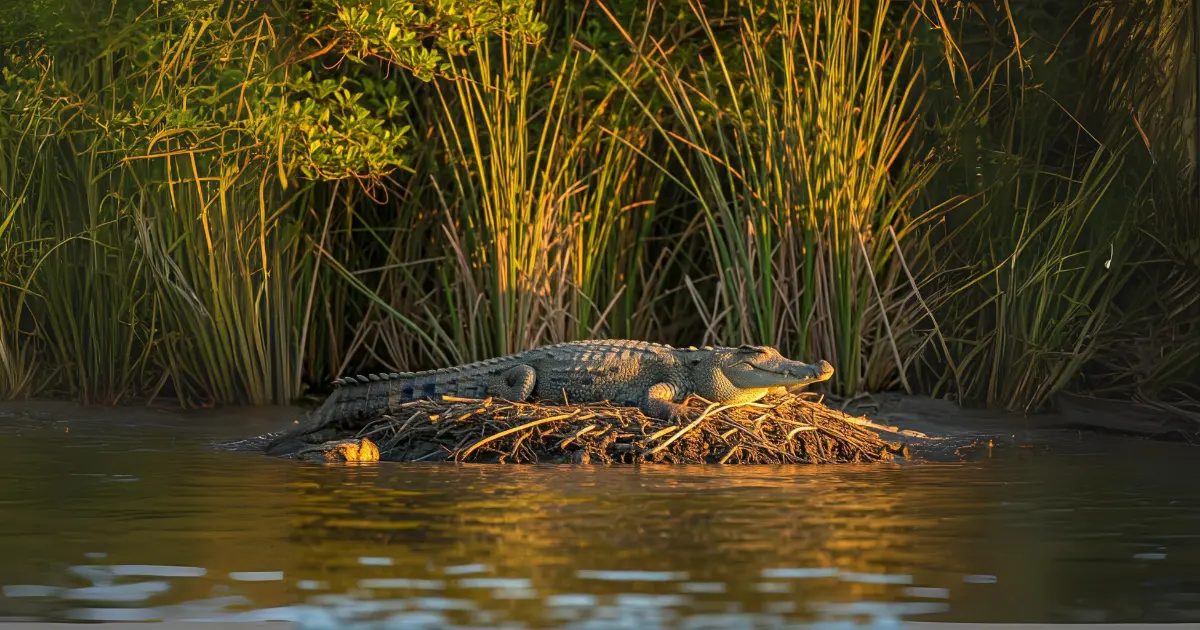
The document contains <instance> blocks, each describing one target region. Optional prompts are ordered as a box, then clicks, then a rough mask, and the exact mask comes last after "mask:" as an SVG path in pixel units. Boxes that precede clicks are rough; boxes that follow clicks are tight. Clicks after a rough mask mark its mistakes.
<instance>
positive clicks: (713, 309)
mask: <svg viewBox="0 0 1200 630" xmlns="http://www.w3.org/2000/svg"><path fill="white" fill-rule="evenodd" d="M689 7H690V8H691V10H692V11H693V12H694V13H695V14H696V15H697V16H698V18H699V21H700V23H701V24H702V25H703V28H704V33H705V34H706V35H707V37H708V43H709V47H708V53H707V55H706V56H702V57H701V58H700V59H699V60H698V64H697V65H698V66H699V67H698V68H696V69H695V70H692V69H691V68H688V67H684V66H683V65H681V62H680V61H679V60H678V59H676V58H674V57H672V56H670V55H668V54H666V53H665V51H664V50H663V49H662V48H661V47H660V46H659V44H658V43H657V42H656V41H654V40H650V41H649V42H648V43H646V44H645V45H640V44H639V43H638V42H637V41H635V40H634V39H633V38H632V37H627V38H626V39H627V42H628V43H629V44H630V45H631V46H636V49H635V50H636V53H637V56H638V59H639V60H640V62H641V63H642V64H644V66H645V68H647V70H648V72H649V73H650V74H651V75H652V76H653V78H654V81H655V85H656V87H657V89H658V94H657V96H660V97H661V98H662V99H663V100H665V102H666V103H667V111H668V112H669V114H670V119H669V121H666V122H662V121H659V120H658V119H657V118H654V117H651V118H650V124H653V125H655V126H656V127H657V128H658V129H659V131H660V133H661V134H662V137H663V138H665V139H666V141H667V142H668V146H669V151H670V154H671V156H672V157H673V158H674V159H675V160H677V161H678V162H679V163H681V164H683V165H686V170H684V171H682V172H680V173H679V174H677V175H674V176H676V177H678V178H679V181H680V185H682V186H684V187H685V188H686V189H687V190H688V191H690V192H691V194H692V195H693V196H694V198H695V199H696V200H697V202H698V203H699V205H700V207H701V209H702V211H703V214H704V219H705V225H706V228H707V235H708V246H709V248H710V257H711V260H712V261H713V263H714V266H715V269H714V272H715V278H716V280H715V283H713V284H712V285H709V286H704V285H702V284H700V283H699V282H693V280H692V279H688V280H687V281H688V282H689V283H691V284H689V286H690V287H691V290H692V292H693V294H694V295H695V297H696V301H697V306H698V307H701V308H702V309H703V311H704V312H705V313H706V314H707V321H706V325H707V332H706V334H705V340H706V341H709V342H717V343H734V344H737V343H744V342H761V343H769V344H773V345H778V346H780V347H781V348H783V349H784V350H786V351H788V352H790V353H792V354H795V355H798V356H807V357H813V358H815V357H821V358H825V359H827V360H829V361H831V362H832V363H833V364H834V365H835V367H836V368H837V369H838V374H839V378H838V379H837V382H836V386H837V388H838V390H839V391H841V392H843V393H857V392H860V391H864V390H868V389H881V388H887V387H891V386H896V385H905V372H906V370H907V360H906V357H908V356H909V355H910V354H911V350H912V348H914V347H916V346H917V345H919V344H920V343H922V342H923V338H922V337H923V334H918V333H916V329H915V326H916V324H917V322H918V320H920V319H922V318H923V317H926V315H927V314H926V313H925V312H923V308H922V306H921V304H920V300H919V299H917V298H918V296H917V293H916V289H917V287H916V285H914V284H913V283H912V282H911V281H910V279H909V278H908V277H907V276H906V274H905V273H904V271H903V265H904V263H905V257H904V254H903V252H902V251H901V250H898V249H897V244H898V243H902V244H907V248H908V250H909V251H908V258H909V260H908V261H907V262H909V263H910V264H914V265H915V264H917V263H918V262H919V261H918V260H917V252H919V251H920V248H919V247H916V246H915V243H916V241H915V240H914V239H919V238H920V236H919V234H917V233H916V230H917V228H918V227H919V226H920V225H921V224H922V222H923V221H926V220H928V219H929V218H930V217H931V216H933V215H930V216H926V217H916V216H912V215H911V214H910V213H909V208H910V205H911V203H912V201H913V193H914V191H915V190H916V189H918V188H919V186H920V185H921V183H922V182H923V181H924V180H925V179H926V178H927V177H928V175H929V168H928V167H927V166H926V165H923V164H919V163H912V164H906V163H904V158H903V151H904V149H905V148H906V143H907V140H908V138H909V136H910V133H911V131H912V126H913V124H914V117H913V111H914V108H915V107H916V106H917V104H918V102H919V97H918V95H917V94H914V93H913V89H912V88H913V85H914V78H913V74H912V72H913V68H911V67H910V66H909V65H908V62H909V60H910V54H909V53H910V51H909V46H908V44H907V43H905V40H904V38H903V37H902V36H901V33H900V32H898V31H895V29H893V28H892V27H890V26H889V24H888V19H887V18H888V12H889V9H890V4H889V3H888V2H881V3H879V4H878V6H874V7H871V8H870V9H869V13H870V15H871V18H870V21H869V23H867V24H861V23H860V16H861V15H862V14H863V13H864V7H863V6H861V5H860V3H858V2H836V1H833V0H821V1H818V2H817V3H815V5H814V7H813V16H812V17H808V18H805V17H804V16H803V15H802V14H801V13H800V12H799V11H797V10H794V8H793V5H792V4H791V3H786V2H774V3H768V4H767V5H766V6H764V7H759V6H758V5H757V3H749V4H748V5H747V6H746V7H745V8H744V9H743V11H742V15H741V18H740V30H739V33H740V35H739V36H738V38H737V39H736V40H734V41H733V42H726V41H722V40H721V39H720V38H719V37H717V35H716V32H715V31H714V30H713V28H712V27H711V26H710V25H709V20H708V19H707V17H706V16H705V14H704V8H703V6H702V5H701V4H700V3H697V2H690V3H689ZM764 9H765V10H768V12H769V13H770V14H771V15H773V16H774V17H775V19H776V20H777V23H775V24H771V25H765V24H762V23H760V20H761V19H762V16H761V13H762V10H764ZM735 51H740V52H735ZM739 69H740V71H739ZM647 113H648V114H649V113H651V112H650V111H649V110H647ZM893 236H895V238H893ZM706 294H707V295H706Z"/></svg>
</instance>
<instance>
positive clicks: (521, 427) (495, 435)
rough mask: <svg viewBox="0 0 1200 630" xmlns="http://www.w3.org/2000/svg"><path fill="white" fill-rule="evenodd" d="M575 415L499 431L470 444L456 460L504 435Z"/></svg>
mask: <svg viewBox="0 0 1200 630" xmlns="http://www.w3.org/2000/svg"><path fill="white" fill-rule="evenodd" d="M577 413H579V410H578V409H576V410H575V411H572V412H571V413H564V414H562V415H558V416H550V417H549V418H542V419H541V420H534V421H533V422H526V423H525V424H522V425H520V426H516V427H513V428H511V429H508V430H506V431H501V432H499V433H496V434H493V435H490V436H488V437H485V438H483V439H481V440H479V441H478V442H476V443H474V444H472V445H471V446H470V448H468V449H467V450H465V451H463V452H462V453H459V455H458V459H460V460H463V459H466V458H467V456H468V455H470V454H471V453H472V452H474V451H475V449H477V448H479V447H480V446H483V445H484V444H487V443H488V442H492V441H495V440H498V439H500V438H502V437H504V436H506V435H511V434H513V433H516V432H518V431H523V430H525V429H530V428H533V427H536V426H538V425H539V424H546V423H547V422H555V421H558V420H566V419H567V418H570V417H571V416H574V415H575V414H577Z"/></svg>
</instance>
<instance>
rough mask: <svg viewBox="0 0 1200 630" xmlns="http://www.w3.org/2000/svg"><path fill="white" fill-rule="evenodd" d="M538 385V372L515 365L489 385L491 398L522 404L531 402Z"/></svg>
mask: <svg viewBox="0 0 1200 630" xmlns="http://www.w3.org/2000/svg"><path fill="white" fill-rule="evenodd" d="M536 384H537V371H536V370H534V369H533V368H532V367H530V366H528V365H514V366H513V367H511V368H508V369H507V370H505V371H503V372H501V373H500V374H499V375H497V377H496V378H495V379H494V380H492V382H491V383H490V384H488V388H487V393H488V395H489V396H495V397H497V398H503V399H504V400H511V401H514V402H520V401H523V400H529V397H530V396H532V395H533V387H534V385H536Z"/></svg>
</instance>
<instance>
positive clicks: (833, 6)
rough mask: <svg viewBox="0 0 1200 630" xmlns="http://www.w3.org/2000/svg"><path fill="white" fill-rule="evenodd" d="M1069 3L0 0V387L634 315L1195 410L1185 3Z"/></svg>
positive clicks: (427, 354)
mask: <svg viewBox="0 0 1200 630" xmlns="http://www.w3.org/2000/svg"><path fill="white" fill-rule="evenodd" d="M1079 4H1080V3H1064V2H1055V1H1050V0H994V1H993V0H973V1H970V2H962V1H956V2H947V1H945V0H916V1H914V2H903V3H901V2H895V3H891V2H888V1H887V0H877V1H875V0H873V1H869V2H868V1H860V0H845V1H839V0H806V1H805V2H801V3H797V2H793V1H791V0H741V1H739V2H724V1H717V0H704V1H703V2H701V1H699V0H686V1H685V0H670V1H667V2H657V1H646V0H590V1H588V2H562V1H555V0H545V1H544V2H537V1H535V0H423V1H410V0H271V1H260V2H249V1H244V0H27V1H26V2H21V3H10V4H8V5H7V6H5V7H4V8H2V9H0V47H2V51H0V66H2V68H0V70H2V73H3V74H2V76H0V108H2V109H3V115H2V116H0V274H2V275H0V396H3V397H21V396H30V395H60V396H70V397H73V398H76V399H79V400H82V401H87V402H100V403H115V402H119V401H123V400H130V399H141V398H147V397H162V396H170V397H176V398H177V399H178V400H179V401H180V402H182V403H183V404H186V405H194V404H212V403H235V402H241V403H255V404H258V403H270V402H288V401H290V400H293V399H295V398H296V397H297V396H299V395H301V394H303V393H304V392H305V391H306V390H307V389H310V388H314V387H315V388H318V389H320V388H321V387H322V386H323V384H324V383H326V382H327V381H328V380H329V379H331V378H333V377H335V376H337V375H343V374H347V373H355V372H359V371H366V370H370V371H375V370H389V371H391V370H401V369H421V368H426V367H431V366H437V365H444V364H448V363H451V362H460V361H470V360H476V359H480V358H484V357H489V356H494V355H498V354H502V353H507V352H511V351H515V350H519V349H524V348H527V347H530V346H534V345H539V344H544V343H551V342H557V341H562V340H569V339H578V338H595V337H603V336H620V337H633V338H641V339H647V340H655V341H663V342H667V343H676V344H681V345H700V344H703V343H734V344H736V343H742V342H765V343H770V344H773V345H777V346H779V347H780V348H781V349H782V350H784V351H785V352H786V353H787V354H789V355H792V356H794V357H796V358H803V359H808V360H812V359H815V358H818V357H820V358H825V359H827V360H829V361H830V362H832V363H833V364H834V365H835V366H836V368H837V369H838V375H837V377H836V378H835V380H834V381H833V382H832V384H831V386H832V388H833V390H834V392H835V393H838V394H843V395H852V394H855V393H859V392H864V391H878V390H884V389H893V388H903V389H908V390H910V391H917V392H924V393H929V394H933V395H937V396H943V395H950V396H954V397H956V398H958V399H960V400H963V401H969V402H973V403H984V404H989V405H993V406H997V407H1004V408H1010V409H1035V408H1038V407H1041V406H1043V405H1045V404H1047V403H1049V402H1050V401H1051V400H1052V396H1053V395H1054V394H1055V393H1056V392H1058V391H1062V390H1064V389H1066V390H1079V391H1090V392H1100V393H1102V394H1105V395H1115V396H1142V397H1149V398H1154V399H1158V400H1166V401H1173V402H1174V403H1176V404H1189V402H1188V401H1190V400H1194V397H1195V396H1196V394H1197V391H1196V388H1197V384H1200V361H1198V360H1197V359H1196V356H1197V354H1198V353H1200V213H1198V212H1197V211H1196V208H1197V205H1196V202H1197V196H1198V188H1197V184H1198V179H1197V169H1198V168H1200V166H1198V163H1197V160H1196V157H1197V141H1198V134H1197V128H1196V123H1197V111H1196V100H1197V99H1196V96H1197V91H1198V90H1200V84H1198V82H1197V73H1198V72H1200V70H1198V68H1197V64H1196V50H1197V45H1196V38H1197V28H1196V24H1197V21H1198V19H1200V4H1194V3H1193V2H1190V1H1182V0H1175V1H1162V0H1130V1H1129V2H1109V1H1094V2H1089V3H1088V4H1087V5H1086V6H1079Z"/></svg>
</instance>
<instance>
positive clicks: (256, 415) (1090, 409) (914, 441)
mask: <svg viewBox="0 0 1200 630" xmlns="http://www.w3.org/2000/svg"><path fill="white" fill-rule="evenodd" d="M826 404H827V405H829V406H830V407H832V408H834V409H843V410H844V411H846V412H848V413H851V414H854V415H861V416H865V417H867V418H869V419H871V420H872V421H873V422H875V423H876V424H877V425H878V426H876V427H874V429H875V430H876V431H878V432H879V433H880V436H881V437H883V438H884V439H886V440H889V441H894V442H900V443H902V444H905V445H907V446H909V447H910V450H911V452H912V456H913V458H914V459H931V460H941V459H947V458H958V457H961V456H963V455H964V451H965V450H970V449H974V448H987V447H988V445H989V444H991V445H992V446H993V447H1018V448H1052V447H1053V446H1054V445H1055V444H1062V443H1077V442H1079V441H1081V440H1087V439H1090V438H1098V437H1106V438H1111V437H1112V436H1113V435H1118V436H1126V437H1128V438H1130V439H1161V440H1170V441H1184V442H1191V443H1193V444H1200V424H1197V423H1195V422H1193V421H1192V420H1191V419H1190V418H1187V417H1184V416H1178V415H1175V414H1172V413H1169V412H1164V411H1163V410H1161V409H1157V408H1155V407H1152V406H1149V405H1143V404H1137V403H1129V402H1122V401H1111V400H1096V399H1089V398H1085V397H1079V396H1063V397H1060V398H1059V399H1058V400H1057V401H1056V404H1057V406H1058V409H1057V410H1054V411H1048V412H1040V413H1035V414H1018V413H1011V412H1002V411H993V410H987V409H978V408H971V407H962V406H959V405H957V404H956V403H954V402H951V401H948V400H939V399H934V398H930V397H927V396H915V395H906V394H902V393H884V394H876V395H871V396H864V397H859V398H856V399H853V400H849V401H845V400H833V399H830V400H826ZM306 412H307V409H306V408H304V407H301V406H268V407H221V408H216V409H198V410H182V409H179V408H177V407H172V406H168V405H150V406H147V405H135V404H130V405H122V406H118V407H101V406H81V405H79V404H77V403H74V402H69V401H61V400H44V399H35V400H20V401H0V422H4V423H9V422H10V421H12V420H17V423H18V424H20V423H21V422H22V421H25V422H43V421H48V422H88V423H112V424H115V425H125V426H127V427H128V428H134V427H136V426H144V425H145V424H146V423H150V424H152V425H155V426H157V427H159V428H163V429H168V428H170V429H176V430H178V431H180V432H181V437H182V436H184V435H196V436H197V437H199V438H200V439H207V440H211V441H214V442H217V441H220V442H222V443H225V444H229V445H232V447H233V448H236V449H237V450H247V451H253V450H256V449H261V447H262V445H263V444H265V442H266V438H265V437H264V436H266V435H268V434H273V433H277V432H279V431H282V430H284V429H287V428H288V427H290V426H292V425H293V424H294V423H295V422H298V421H299V420H300V419H301V418H303V417H304V415H305V413H306Z"/></svg>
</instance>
